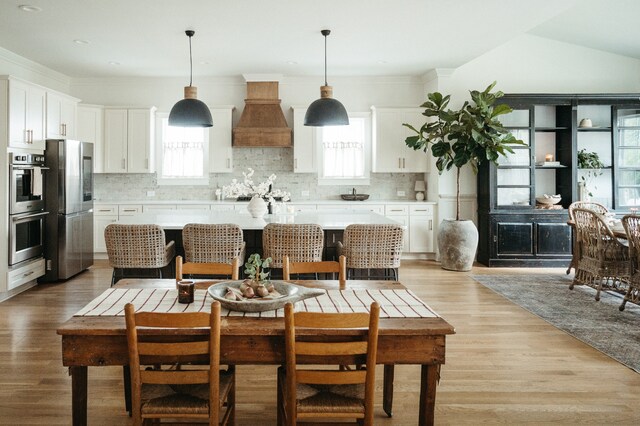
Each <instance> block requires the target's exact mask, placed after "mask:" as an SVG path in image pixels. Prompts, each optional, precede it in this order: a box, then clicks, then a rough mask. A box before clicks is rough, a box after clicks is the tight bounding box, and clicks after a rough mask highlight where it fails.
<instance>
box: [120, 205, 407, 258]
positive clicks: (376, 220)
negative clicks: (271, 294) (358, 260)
mask: <svg viewBox="0 0 640 426" xmlns="http://www.w3.org/2000/svg"><path fill="white" fill-rule="evenodd" d="M116 223H121V224H129V225H144V224H156V225H160V226H161V227H162V229H164V231H165V233H166V238H167V241H175V243H176V251H177V253H178V254H179V255H182V256H184V250H183V248H182V228H184V225H186V224H187V223H210V224H222V223H233V224H236V225H238V226H240V228H242V231H243V235H244V241H245V242H246V244H247V246H246V253H247V254H251V253H260V254H261V255H262V230H263V229H264V227H265V226H266V225H267V224H268V223H286V224H309V223H313V224H318V225H320V226H321V227H322V229H324V253H323V258H324V259H325V260H336V259H337V244H338V241H342V235H343V233H344V229H345V228H346V227H347V226H348V225H351V224H354V223H359V224H396V225H402V224H401V223H399V222H397V221H395V220H393V219H389V218H388V217H385V216H382V215H379V214H377V213H373V212H368V211H358V210H349V209H345V210H342V211H315V212H296V213H295V214H293V213H292V214H266V215H264V217H262V218H257V219H256V218H253V217H251V215H249V214H248V213H247V212H239V211H223V212H211V211H206V210H203V211H197V210H196V211H193V210H191V211H186V210H184V211H183V210H166V211H162V210H158V211H153V212H149V213H141V214H136V215H133V216H125V217H122V218H120V219H119V220H118V221H117V222H116Z"/></svg>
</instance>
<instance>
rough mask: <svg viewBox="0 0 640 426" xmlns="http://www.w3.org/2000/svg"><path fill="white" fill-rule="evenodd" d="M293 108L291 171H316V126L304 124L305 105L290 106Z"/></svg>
mask: <svg viewBox="0 0 640 426" xmlns="http://www.w3.org/2000/svg"><path fill="white" fill-rule="evenodd" d="M291 109H292V110H293V172H294V173H316V172H317V171H318V159H317V157H318V152H317V149H316V128H315V127H312V126H305V125H304V116H305V114H306V113H307V107H292V108H291Z"/></svg>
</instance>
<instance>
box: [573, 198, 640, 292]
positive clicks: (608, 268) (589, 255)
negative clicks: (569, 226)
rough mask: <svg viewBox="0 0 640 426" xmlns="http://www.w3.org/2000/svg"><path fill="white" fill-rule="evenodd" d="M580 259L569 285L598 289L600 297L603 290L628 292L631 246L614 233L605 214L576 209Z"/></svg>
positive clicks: (574, 213)
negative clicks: (626, 244)
mask: <svg viewBox="0 0 640 426" xmlns="http://www.w3.org/2000/svg"><path fill="white" fill-rule="evenodd" d="M573 215H574V220H575V226H576V234H577V236H576V238H577V243H578V244H579V246H580V258H579V259H578V266H577V268H576V274H575V276H574V278H573V281H572V282H571V285H570V286H569V288H570V289H573V286H574V285H575V284H579V285H580V284H582V285H587V286H589V287H593V288H595V289H596V300H600V292H601V291H602V290H617V291H626V289H627V285H628V281H629V275H630V274H629V269H630V268H629V247H627V246H625V245H624V244H622V243H621V242H620V241H619V240H618V239H617V238H616V237H615V235H614V234H613V232H612V231H611V229H610V228H609V226H608V225H607V223H606V222H605V220H604V219H603V218H602V216H601V215H599V214H598V213H596V212H594V211H593V210H587V209H580V208H578V209H575V210H574V211H573Z"/></svg>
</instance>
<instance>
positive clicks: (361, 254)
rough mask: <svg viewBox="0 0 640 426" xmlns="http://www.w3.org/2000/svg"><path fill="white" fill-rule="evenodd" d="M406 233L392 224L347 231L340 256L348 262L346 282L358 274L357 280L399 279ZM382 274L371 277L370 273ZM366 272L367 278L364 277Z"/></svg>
mask: <svg viewBox="0 0 640 426" xmlns="http://www.w3.org/2000/svg"><path fill="white" fill-rule="evenodd" d="M403 236H404V229H403V227H402V226H400V225H391V224H373V225H363V224H353V225H349V226H347V227H346V228H345V230H344V242H338V254H342V255H344V256H345V257H346V258H347V279H349V278H352V275H353V274H354V271H355V270H361V271H359V272H360V274H359V276H357V278H375V279H384V278H387V279H388V278H392V279H394V280H397V279H398V268H399V267H400V256H401V255H402V239H403ZM372 269H374V270H381V271H382V272H383V274H382V275H380V274H373V275H372V274H371V273H370V272H371V270H372ZM363 272H366V274H365V275H363V274H362V273H363Z"/></svg>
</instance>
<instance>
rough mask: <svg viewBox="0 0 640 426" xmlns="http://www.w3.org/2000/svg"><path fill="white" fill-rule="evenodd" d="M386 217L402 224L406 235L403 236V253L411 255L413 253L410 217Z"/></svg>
mask: <svg viewBox="0 0 640 426" xmlns="http://www.w3.org/2000/svg"><path fill="white" fill-rule="evenodd" d="M386 217H388V218H389V219H391V220H395V221H396V222H400V223H401V224H402V225H403V226H404V227H405V229H404V233H403V235H402V237H403V238H402V252H403V253H409V252H410V251H411V247H410V241H411V230H410V228H411V225H410V223H409V216H407V215H404V216H393V215H387V216H386Z"/></svg>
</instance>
